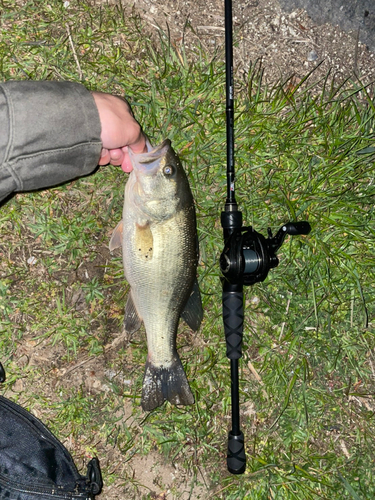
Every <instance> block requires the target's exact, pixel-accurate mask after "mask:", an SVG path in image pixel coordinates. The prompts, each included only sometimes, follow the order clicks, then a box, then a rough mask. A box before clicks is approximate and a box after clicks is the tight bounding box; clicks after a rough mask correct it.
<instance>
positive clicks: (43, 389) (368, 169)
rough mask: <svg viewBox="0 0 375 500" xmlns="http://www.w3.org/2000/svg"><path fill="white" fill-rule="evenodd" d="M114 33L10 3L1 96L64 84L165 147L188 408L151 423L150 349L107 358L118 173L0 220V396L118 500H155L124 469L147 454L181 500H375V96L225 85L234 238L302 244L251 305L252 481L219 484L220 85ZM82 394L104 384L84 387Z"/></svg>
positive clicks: (331, 85) (337, 89)
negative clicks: (182, 194) (181, 234)
mask: <svg viewBox="0 0 375 500" xmlns="http://www.w3.org/2000/svg"><path fill="white" fill-rule="evenodd" d="M78 14H79V15H78ZM128 14H129V13H127V14H124V13H123V11H122V9H121V8H120V7H119V6H104V5H103V6H101V7H99V6H92V5H90V4H89V2H88V1H87V2H86V0H83V1H81V2H79V3H73V2H71V3H70V5H69V6H68V7H64V4H63V2H57V1H56V0H52V1H49V2H46V1H44V0H42V1H40V2H33V1H30V2H27V3H25V5H23V6H18V7H17V8H16V7H15V6H14V5H13V3H12V2H9V1H6V0H4V1H3V3H2V27H1V30H2V33H1V44H0V71H1V78H2V79H3V80H8V79H11V78H13V79H27V78H30V79H42V78H48V79H70V80H75V81H81V82H82V83H84V84H85V85H86V86H87V87H88V88H90V89H99V90H102V91H107V92H113V93H120V94H121V95H125V96H126V97H127V98H128V100H129V101H130V103H131V105H132V107H133V110H134V112H135V114H136V116H137V118H138V120H139V121H140V122H141V123H142V125H143V127H144V130H145V131H146V132H147V133H148V134H149V136H150V137H151V140H152V142H153V143H155V144H157V143H159V142H161V140H162V139H164V138H165V137H167V136H168V137H169V138H170V139H171V140H172V143H173V145H174V147H175V149H176V150H178V151H179V154H180V157H181V159H182V160H183V162H184V164H185V166H186V168H187V171H188V173H189V179H190V183H191V187H192V190H193V193H194V196H195V199H196V206H197V216H198V231H199V239H200V250H201V264H200V268H199V279H200V286H201V289H202V294H203V301H204V309H205V319H204V323H203V326H202V328H201V331H200V332H199V333H198V334H197V335H192V333H191V332H190V331H189V329H188V328H187V327H186V326H185V325H181V328H180V334H179V338H178V342H179V346H180V353H181V355H182V358H183V362H184V364H185V365H186V371H187V374H188V378H189V380H190V381H191V387H192V390H193V392H194V394H195V396H196V404H195V405H194V406H193V407H188V408H175V407H171V406H170V405H169V404H166V405H164V406H163V407H162V408H159V409H157V410H156V411H154V412H152V413H150V414H149V415H145V414H144V413H143V412H142V411H141V410H140V407H139V401H140V389H141V384H142V376H143V366H144V360H145V355H146V347H145V343H144V338H143V337H142V335H141V334H140V335H139V336H137V337H135V338H134V339H132V341H131V343H130V345H129V346H123V347H118V348H116V349H113V348H111V345H112V344H111V343H112V342H113V340H114V338H115V334H116V333H117V334H118V332H119V331H120V330H121V321H122V310H123V306H124V303H125V298H126V293H127V285H126V282H125V281H124V280H123V278H122V264H121V259H120V258H119V257H118V256H110V255H109V253H108V251H107V250H106V246H107V244H108V241H109V235H110V231H111V228H114V227H115V225H116V223H117V222H118V219H119V218H120V217H121V215H120V214H121V206H122V197H123V185H124V183H125V178H124V176H123V174H122V173H121V172H120V171H119V169H117V168H114V167H106V168H101V169H100V170H99V171H98V172H97V173H96V174H95V175H93V176H90V177H87V178H84V179H81V180H79V181H74V182H72V183H69V184H67V185H65V186H61V187H59V188H56V189H52V190H48V191H41V192H38V193H28V194H20V195H17V196H16V197H14V198H13V199H12V200H11V201H9V202H8V203H7V204H6V205H4V206H3V207H2V208H1V212H0V227H1V236H2V238H1V242H0V249H1V254H2V258H1V262H0V269H1V271H0V272H1V275H0V296H1V303H0V316H1V320H2V322H1V325H0V331H1V336H0V349H1V353H2V354H1V356H2V360H3V362H4V364H5V365H6V368H7V372H8V381H7V383H6V384H5V385H4V386H3V387H4V388H3V392H4V393H5V394H7V395H11V397H12V398H13V399H18V400H19V401H20V402H22V403H23V404H24V405H25V406H27V407H28V408H31V409H33V410H34V411H35V412H37V414H38V416H40V417H42V419H43V420H44V421H45V422H46V423H48V425H49V426H50V427H51V429H52V430H53V431H54V432H55V433H56V434H58V435H59V436H60V438H61V439H63V440H64V442H66V443H67V444H68V445H69V448H70V449H71V450H72V452H73V454H74V456H75V458H76V460H78V463H79V465H81V464H83V463H84V462H85V459H86V458H87V456H88V455H92V454H93V453H98V455H99V458H100V459H101V463H102V466H103V469H104V482H105V484H106V485H112V487H115V493H114V494H115V496H114V497H113V498H121V497H122V496H124V495H125V496H126V495H127V497H128V498H142V496H143V497H144V498H152V495H151V494H152V492H150V493H148V494H147V493H145V490H142V489H140V485H139V483H137V481H136V480H135V479H134V478H133V477H132V472H131V471H132V469H131V464H132V461H134V460H135V458H136V457H141V456H145V455H147V454H150V453H153V452H157V453H158V454H160V457H164V458H163V460H165V462H166V463H168V464H174V465H175V467H177V468H180V469H178V470H185V471H188V472H189V474H190V475H189V477H190V479H191V482H190V483H189V488H190V490H189V491H192V492H193V493H192V496H191V498H197V497H196V496H194V495H196V493H195V491H196V490H195V489H194V488H196V486H197V485H199V484H202V483H203V482H204V481H203V479H202V472H203V471H205V472H206V476H205V485H206V486H207V487H208V489H209V493H204V494H203V495H202V498H207V495H210V496H209V497H210V498H225V499H238V498H244V499H251V500H256V499H262V500H263V499H266V498H267V499H269V498H270V499H271V498H272V499H286V500H289V499H301V498H303V499H321V498H327V499H330V500H331V499H343V498H348V499H358V498H360V499H363V498H369V499H370V498H374V496H375V487H374V484H375V482H374V472H373V471H374V470H375V467H374V465H375V464H374V460H375V450H374V433H375V424H374V411H375V402H374V397H373V394H374V377H375V359H374V347H375V339H374V312H375V307H374V297H375V293H374V291H375V290H374V278H375V276H374V274H375V271H374V269H375V262H374V260H375V259H374V250H373V249H374V227H375V225H374V207H373V204H374V195H375V184H374V160H375V137H374V126H375V120H374V102H373V87H371V86H369V87H367V88H364V87H363V86H362V85H361V82H360V81H356V80H353V81H347V82H335V81H334V80H332V78H330V75H327V78H326V79H324V80H322V81H321V82H319V84H318V85H316V86H314V87H310V84H309V75H306V79H305V80H304V81H302V82H301V83H300V84H299V85H298V86H293V85H292V83H291V82H290V81H288V82H280V83H279V84H278V85H275V86H274V87H272V88H270V87H266V86H265V85H264V84H263V83H262V79H261V68H259V67H258V66H257V65H254V67H253V68H252V71H251V72H250V74H249V78H248V79H247V81H246V82H244V83H237V86H238V88H237V89H236V129H235V130H236V170H237V191H236V196H237V201H238V202H239V205H240V209H241V210H242V211H243V213H244V220H245V222H246V223H247V224H249V225H250V224H251V225H253V226H254V227H255V228H256V230H258V231H260V232H262V233H264V234H265V233H266V229H267V227H268V226H270V227H271V228H272V229H273V230H277V229H278V228H279V226H280V225H281V224H282V223H284V222H286V221H288V220H303V219H307V220H309V222H310V224H311V226H312V228H313V229H312V232H311V234H310V235H309V236H307V237H294V238H289V239H287V240H286V242H285V243H284V245H283V247H282V248H281V250H280V252H279V257H280V261H281V262H280V265H279V267H278V268H276V269H274V270H272V271H271V272H270V274H269V277H268V278H267V280H266V281H265V282H264V283H261V284H257V285H255V286H254V287H252V288H249V289H247V290H246V308H245V313H246V318H245V335H244V346H243V351H244V356H243V359H242V361H241V374H240V378H241V395H240V397H241V411H242V415H241V419H242V430H243V432H244V434H245V440H246V453H247V461H248V463H247V469H246V473H245V474H244V475H242V476H238V477H237V476H232V475H230V474H229V473H227V472H226V465H225V455H226V440H227V431H228V430H229V428H230V380H229V363H228V361H227V359H226V358H225V341H224V334H223V331H222V320H221V285H220V280H219V275H220V273H219V268H218V258H219V255H220V252H221V250H222V246H223V242H222V231H221V227H220V211H221V210H222V209H223V206H224V202H225V168H224V165H225V141H226V134H225V125H224V124H225V107H224V106H225V102H224V97H223V89H224V78H225V76H224V75H225V73H224V66H223V62H222V60H221V58H220V57H219V56H216V57H214V56H212V55H209V54H205V53H204V52H203V51H202V50H199V48H198V49H197V53H196V54H195V55H194V58H192V60H191V58H189V57H188V55H187V54H185V52H184V48H183V46H182V45H181V43H178V44H177V45H174V46H173V45H171V44H170V43H169V41H168V39H167V37H166V36H165V35H164V34H163V33H160V39H159V40H158V41H151V40H150V39H149V38H148V36H147V34H146V32H145V29H144V27H143V26H142V23H141V21H140V20H139V19H138V18H137V17H136V16H134V15H131V13H130V14H129V15H128ZM67 126H68V125H67ZM31 257H33V258H34V259H35V262H34V261H30V260H29V261H28V259H30V258H31ZM30 262H34V263H30ZM108 346H109V347H108ZM34 352H35V353H36V354H35V355H34V354H33V353H34ZM25 353H26V354H25ZM43 353H45V354H44V358H43ZM104 353H106V355H105V356H104ZM27 356H29V357H31V360H30V359H29V360H28V362H27V360H26V357H27ZM75 363H76V364H77V367H76V368H75V366H76V365H75ZM86 366H90V370H91V371H89V372H87V371H86V370H85V367H86ZM254 373H255V374H257V376H254ZM96 378H99V379H100V378H102V379H103V380H105V383H104V382H103V384H102V386H101V387H95V384H94V382H95V379H96ZM155 488H156V487H155ZM189 488H188V489H189ZM171 495H172V496H173V498H181V497H182V491H181V489H179V488H178V487H177V486H175V487H174V489H173V488H172V491H171ZM185 498H188V496H185Z"/></svg>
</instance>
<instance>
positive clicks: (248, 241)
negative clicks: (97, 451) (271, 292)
mask: <svg viewBox="0 0 375 500" xmlns="http://www.w3.org/2000/svg"><path fill="white" fill-rule="evenodd" d="M234 213H236V214H239V213H240V212H234ZM234 213H233V212H229V213H228V212H222V226H223V228H224V230H225V228H226V226H228V223H229V224H231V223H232V222H233V221H232V220H231V219H232V218H233V214H234ZM310 230H311V227H310V224H309V223H308V222H306V221H303V222H288V223H287V224H284V225H283V226H282V227H281V228H280V229H279V230H278V232H277V233H276V235H275V236H272V232H271V229H270V228H268V238H267V239H266V238H265V237H264V236H263V235H262V234H260V233H258V232H257V231H255V229H253V228H252V227H251V226H248V227H240V228H235V229H232V232H231V235H230V236H229V238H228V239H227V240H226V241H225V247H224V250H223V252H222V254H221V257H220V269H221V272H222V273H223V276H224V278H226V279H227V280H228V281H229V283H236V284H242V285H254V284H255V283H258V282H260V281H264V280H265V279H266V277H267V274H268V271H269V270H270V269H272V268H274V267H277V266H278V264H279V259H278V258H277V255H276V252H277V250H278V249H279V248H280V247H281V245H282V244H283V241H284V239H285V237H286V235H288V234H289V235H299V234H309V232H310Z"/></svg>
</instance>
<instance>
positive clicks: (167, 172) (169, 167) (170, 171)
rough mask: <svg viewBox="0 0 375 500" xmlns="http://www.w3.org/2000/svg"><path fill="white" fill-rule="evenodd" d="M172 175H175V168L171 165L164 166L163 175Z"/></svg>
mask: <svg viewBox="0 0 375 500" xmlns="http://www.w3.org/2000/svg"><path fill="white" fill-rule="evenodd" d="M174 173H175V168H174V166H173V165H165V167H164V168H163V174H164V175H167V176H170V175H173V174H174Z"/></svg>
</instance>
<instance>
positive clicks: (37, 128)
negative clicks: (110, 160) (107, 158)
mask: <svg viewBox="0 0 375 500" xmlns="http://www.w3.org/2000/svg"><path fill="white" fill-rule="evenodd" d="M100 134H101V125H100V119H99V113H98V110H97V107H96V105H95V101H94V99H93V97H92V95H91V94H90V92H89V91H88V90H87V89H86V88H85V87H84V86H82V85H80V84H78V83H73V82H51V81H38V82H34V81H18V82H16V81H11V82H6V83H2V84H0V201H1V200H2V199H4V198H6V197H7V196H8V195H9V194H11V193H12V192H14V191H29V190H33V189H39V188H43V187H49V186H54V185H56V184H60V183H62V182H65V181H68V180H70V179H74V178H76V177H80V176H82V175H87V174H89V173H91V172H92V171H93V170H94V169H95V168H96V166H97V164H98V161H99V157H100V151H101V148H102V143H101V140H100Z"/></svg>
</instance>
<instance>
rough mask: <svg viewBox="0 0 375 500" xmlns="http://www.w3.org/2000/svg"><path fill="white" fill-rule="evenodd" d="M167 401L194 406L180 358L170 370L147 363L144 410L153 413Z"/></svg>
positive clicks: (144, 379)
mask: <svg viewBox="0 0 375 500" xmlns="http://www.w3.org/2000/svg"><path fill="white" fill-rule="evenodd" d="M166 400H167V401H169V402H170V403H172V404H174V405H192V404H194V396H193V394H192V392H191V390H190V387H189V382H188V381H187V378H186V375H185V371H184V369H183V366H182V364H181V360H180V358H179V357H178V356H176V357H175V359H174V360H173V363H172V365H171V366H170V367H169V368H164V367H157V366H155V365H153V364H152V363H151V362H150V361H149V360H147V362H146V370H145V376H144V378H143V388H142V401H141V405H142V408H143V410H145V411H151V410H153V409H154V408H157V407H158V406H161V405H162V404H163V403H164V401H166Z"/></svg>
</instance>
